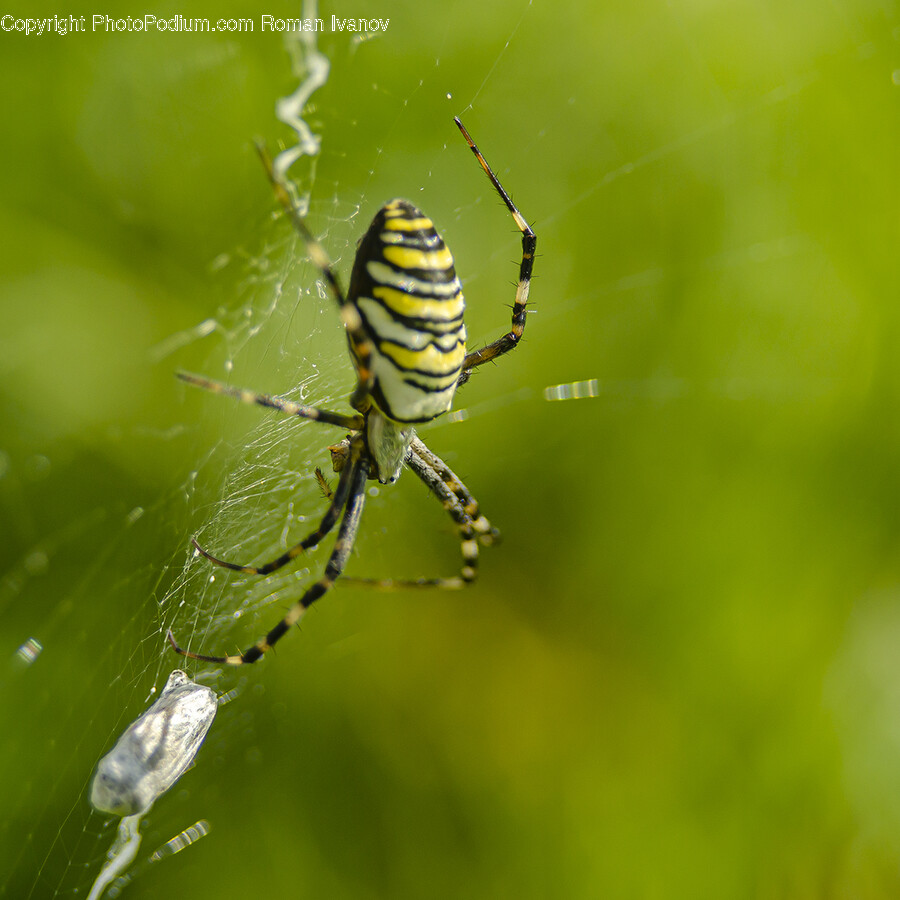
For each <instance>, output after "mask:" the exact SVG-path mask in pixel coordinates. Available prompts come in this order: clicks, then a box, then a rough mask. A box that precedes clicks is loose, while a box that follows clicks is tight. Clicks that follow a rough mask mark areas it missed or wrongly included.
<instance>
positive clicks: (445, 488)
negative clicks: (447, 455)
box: [342, 439, 497, 591]
mask: <svg viewBox="0 0 900 900" xmlns="http://www.w3.org/2000/svg"><path fill="white" fill-rule="evenodd" d="M416 444H418V445H419V447H420V448H421V450H420V449H419V447H417V446H416ZM421 451H424V453H423V452H421ZM432 461H433V462H434V463H435V464H436V465H433V464H432ZM405 462H406V464H407V465H408V466H409V468H410V469H412V470H413V472H415V473H416V475H418V476H419V478H420V479H421V480H422V482H423V483H424V484H425V485H426V486H427V487H428V489H429V490H430V491H431V493H432V494H434V496H435V497H437V499H438V500H440V502H441V505H442V506H443V507H444V509H445V510H446V511H447V512H448V513H449V514H450V518H451V519H453V521H454V522H456V526H457V530H458V532H459V540H460V549H461V551H462V567H461V568H460V571H459V575H455V576H453V577H450V578H441V577H438V578H415V579H410V580H401V579H396V578H357V577H354V576H352V575H345V576H344V577H343V579H342V580H343V581H344V582H348V583H350V584H357V585H361V586H364V587H372V588H375V589H376V590H380V591H392V590H397V589H405V588H439V589H442V590H459V589H461V588H464V587H465V586H466V585H467V584H471V583H472V582H473V581H475V579H476V578H477V577H478V544H479V541H480V542H481V543H485V542H486V541H485V540H483V538H486V539H487V542H490V540H491V539H493V538H494V537H495V536H496V535H497V531H496V530H495V529H494V528H492V526H491V524H490V522H488V520H487V519H485V518H484V516H481V515H480V514H477V510H478V503H477V501H476V500H475V499H474V497H472V495H471V494H470V493H469V492H468V490H467V489H466V487H465V486H464V485H463V484H462V482H461V481H459V479H458V478H457V477H456V476H455V475H454V474H453V473H452V472H451V471H450V469H448V468H447V467H446V466H445V465H444V463H443V462H442V461H441V460H440V459H439V458H438V457H437V456H435V455H434V454H433V453H432V452H431V451H430V450H428V448H427V447H425V445H424V444H423V443H422V442H421V441H419V440H418V439H416V443H414V445H413V446H412V447H410V452H409V453H408V454H407V456H406V460H405ZM441 468H443V469H444V470H445V471H446V472H447V473H448V474H449V476H450V478H451V479H452V480H453V483H454V484H455V485H458V489H459V491H460V493H461V494H463V495H464V496H465V497H467V498H468V499H469V502H470V504H471V505H472V506H473V508H474V509H475V510H476V514H477V519H476V520H473V519H472V516H471V515H470V514H469V513H468V512H467V511H466V509H465V508H464V505H463V501H462V500H461V498H460V496H458V495H457V493H456V491H455V490H454V489H453V488H452V487H451V486H450V483H449V480H448V479H447V478H445V477H444V476H443V474H442V473H441V471H440V469H441ZM476 524H477V528H476Z"/></svg>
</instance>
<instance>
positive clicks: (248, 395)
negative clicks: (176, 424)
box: [175, 372, 365, 431]
mask: <svg viewBox="0 0 900 900" xmlns="http://www.w3.org/2000/svg"><path fill="white" fill-rule="evenodd" d="M175 375H176V377H178V378H180V379H181V380H182V381H184V382H186V383H187V384H190V385H193V386H194V387H199V388H203V390H205V391H209V392H210V393H213V394H224V395H225V396H226V397H233V398H234V399H235V400H240V401H241V403H251V404H252V403H255V404H257V405H258V406H265V407H268V408H269V409H277V410H279V411H280V412H283V413H286V414H287V415H289V416H299V417H300V418H301V419H310V420H312V421H313V422H323V423H324V424H325V425H337V426H339V427H340V428H348V429H350V430H352V431H359V430H360V429H362V427H363V426H364V424H365V422H364V420H363V417H362V416H345V415H343V414H342V413H336V412H329V411H328V410H327V409H318V408H317V407H315V406H303V405H302V404H300V403H294V402H293V401H292V400H284V399H282V398H281V397H270V396H269V395H268V394H257V393H255V392H254V391H247V390H242V389H241V388H236V387H232V386H231V385H229V384H223V383H222V382H221V381H213V380H212V379H211V378H204V377H203V376H202V375H193V374H191V373H190V372H176V373H175Z"/></svg>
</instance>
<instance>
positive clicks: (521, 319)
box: [454, 118, 537, 384]
mask: <svg viewBox="0 0 900 900" xmlns="http://www.w3.org/2000/svg"><path fill="white" fill-rule="evenodd" d="M454 121H455V122H456V125H457V127H458V128H459V130H460V131H461V132H462V136H463V137H464V138H465V139H466V143H467V144H468V145H469V149H470V150H471V151H472V152H473V153H474V154H475V158H476V159H477V160H478V163H479V165H480V166H481V168H482V169H484V172H485V174H486V175H487V177H488V178H489V179H490V181H491V184H492V185H493V186H494V190H496V191H497V193H498V194H499V195H500V199H501V200H502V201H503V202H504V203H505V204H506V208H507V209H508V210H509V211H510V214H511V215H512V217H513V221H514V222H515V223H516V227H517V228H518V229H519V231H521V232H522V262H521V263H520V264H519V281H518V284H517V286H516V299H515V302H514V303H513V308H512V329H511V330H510V331H508V332H507V333H506V334H504V335H502V336H501V337H499V338H497V340H496V341H494V342H493V343H491V344H488V345H487V346H486V347H482V348H481V349H480V350H474V351H473V352H471V353H469V354H467V355H466V359H465V362H464V363H463V372H462V375H460V377H459V384H465V383H466V382H467V381H468V380H469V375H470V374H471V372H472V369H474V368H475V367H476V366H480V365H482V363H486V362H488V361H489V360H492V359H496V358H497V357H498V356H502V355H503V354H504V353H509V351H510V350H514V349H515V348H516V347H517V346H518V345H519V340H520V339H521V337H522V334H523V332H524V331H525V315H526V307H527V305H528V289H529V288H530V287H531V270H532V266H533V265H534V254H535V249H536V247H537V237H536V235H535V233H534V232H533V231H532V230H531V227H530V226H529V225H528V223H527V222H526V221H525V219H524V218H523V216H522V214H521V213H520V212H519V210H518V209H517V208H516V205H515V203H513V202H512V200H511V199H510V196H509V194H507V193H506V191H505V190H504V189H503V185H502V184H500V181H499V179H498V178H497V176H496V175H495V174H494V172H493V170H492V169H491V167H490V166H489V165H488V164H487V160H486V159H485V158H484V156H482V154H481V151H480V150H479V149H478V147H477V146H476V145H475V142H474V141H473V140H472V138H471V137H470V136H469V132H468V131H466V128H465V126H464V125H463V123H462V122H460V121H459V119H458V118H457V119H454Z"/></svg>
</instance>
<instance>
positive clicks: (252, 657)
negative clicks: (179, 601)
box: [167, 456, 369, 666]
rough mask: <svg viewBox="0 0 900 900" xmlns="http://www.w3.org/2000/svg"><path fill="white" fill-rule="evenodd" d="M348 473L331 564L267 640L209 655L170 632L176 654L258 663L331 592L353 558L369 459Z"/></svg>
mask: <svg viewBox="0 0 900 900" xmlns="http://www.w3.org/2000/svg"><path fill="white" fill-rule="evenodd" d="M347 470H348V471H349V472H350V473H351V474H350V475H349V476H348V483H349V485H350V490H349V494H350V496H349V498H348V500H347V506H346V509H345V510H344V517H343V518H342V519H341V527H340V529H339V530H338V536H337V540H336V541H335V544H334V549H333V550H332V551H331V556H330V557H329V558H328V564H327V565H326V566H325V574H324V575H323V576H322V577H321V578H320V579H319V580H318V581H317V582H316V583H315V584H314V585H312V587H310V588H309V589H308V590H307V591H306V593H305V594H304V595H303V596H302V597H301V598H300V599H299V600H298V601H297V602H296V603H295V604H294V605H293V606H292V607H291V608H290V609H289V610H288V612H287V615H286V616H285V617H284V618H283V619H282V620H281V621H280V622H279V623H278V624H277V625H276V626H275V627H274V628H273V629H272V630H271V631H270V632H269V633H268V634H267V635H266V636H265V637H264V638H260V639H259V640H258V641H257V642H256V643H255V644H254V645H253V646H252V647H249V648H248V649H247V650H245V651H244V652H243V653H241V654H240V655H237V656H206V655H205V654H202V653H193V652H192V651H190V650H185V649H183V648H182V647H179V646H178V644H177V643H176V641H175V636H174V635H173V634H172V632H171V630H170V631H169V633H168V635H167V638H168V641H169V643H170V644H171V645H172V649H173V650H174V651H175V652H176V653H180V654H181V655H182V656H187V657H188V658H189V659H197V660H200V661H201V662H212V663H222V664H225V665H228V666H242V665H247V664H248V663H255V662H256V661H257V660H258V659H260V658H261V657H262V656H263V655H264V654H265V653H267V652H268V651H269V650H271V649H272V647H274V646H275V644H276V643H277V642H278V641H280V640H281V638H283V637H284V636H285V635H286V634H287V633H288V631H290V629H291V627H292V626H293V625H296V624H297V623H298V622H299V621H300V619H301V618H303V614H304V613H305V612H306V610H307V609H309V607H310V606H312V604H313V603H315V602H316V600H318V599H319V598H320V597H322V596H323V595H325V594H326V593H328V591H329V590H330V589H331V587H332V585H333V584H334V582H335V581H336V580H337V579H338V577H340V575H341V573H342V572H343V571H344V566H346V565H347V559H348V558H349V556H350V551H351V550H352V549H353V543H354V541H355V540H356V534H357V532H358V531H359V520H360V517H361V516H362V511H363V506H364V505H365V501H366V492H365V487H366V479H367V478H368V475H369V462H368V460H367V459H366V458H364V457H362V458H360V457H359V456H355V457H354V459H353V460H352V462H351V464H350V465H349V466H348V467H347Z"/></svg>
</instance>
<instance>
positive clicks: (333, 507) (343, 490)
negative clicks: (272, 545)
mask: <svg viewBox="0 0 900 900" xmlns="http://www.w3.org/2000/svg"><path fill="white" fill-rule="evenodd" d="M316 472H318V473H319V474H321V470H320V469H316ZM351 475H352V467H351V466H347V467H345V468H344V469H343V471H342V472H341V476H340V479H339V481H338V486H337V490H336V491H334V492H332V494H331V497H330V498H329V499H330V501H331V503H330V505H329V507H328V510H327V511H326V512H325V515H324V516H323V517H322V521H321V522H320V523H319V527H318V528H317V529H316V530H315V531H314V532H312V534H309V535H307V536H306V537H305V538H303V540H302V541H298V542H297V543H296V544H294V546H293V547H291V548H290V549H289V550H286V551H285V552H284V553H282V554H281V556H279V557H278V558H277V559H273V560H272V562H268V563H265V564H264V565H262V566H244V565H240V564H239V563H232V562H226V561H225V560H224V559H219V558H218V557H216V556H213V555H212V553H210V552H209V551H208V550H204V549H203V547H201V546H200V544H198V543H197V540H196V538H191V543H192V544H193V545H194V548H195V549H196V550H197V551H198V552H199V553H201V554H202V555H203V556H205V557H206V558H207V559H208V560H209V561H210V562H211V563H214V564H215V565H217V566H221V567H222V568H223V569H231V571H232V572H245V573H246V574H248V575H269V574H270V573H272V572H277V571H278V570H279V569H280V568H282V567H283V566H286V565H287V564H288V563H289V562H290V561H291V560H293V559H296V558H297V557H298V556H299V555H300V554H301V553H303V552H304V551H306V550H309V548H310V547H315V546H316V544H318V543H319V541H321V540H322V538H323V537H325V535H326V534H328V532H329V531H331V529H332V528H334V523H335V522H337V518H338V516H339V515H340V514H341V510H342V509H343V508H344V505H345V504H346V502H347V497H348V496H349V494H350V477H351ZM324 477H325V476H324V475H323V476H322V478H323V479H324Z"/></svg>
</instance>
